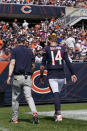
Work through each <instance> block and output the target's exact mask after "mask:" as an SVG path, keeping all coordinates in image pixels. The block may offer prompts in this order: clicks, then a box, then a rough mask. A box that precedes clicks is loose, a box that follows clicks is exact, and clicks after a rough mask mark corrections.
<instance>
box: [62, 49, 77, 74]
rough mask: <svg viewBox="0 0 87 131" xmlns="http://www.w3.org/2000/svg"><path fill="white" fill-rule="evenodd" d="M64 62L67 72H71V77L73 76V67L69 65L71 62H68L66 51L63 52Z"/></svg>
mask: <svg viewBox="0 0 87 131" xmlns="http://www.w3.org/2000/svg"><path fill="white" fill-rule="evenodd" d="M64 60H65V62H66V65H67V67H68V68H69V71H70V72H71V75H74V74H75V72H74V69H73V67H72V64H71V62H70V60H69V58H68V54H67V51H65V52H64Z"/></svg>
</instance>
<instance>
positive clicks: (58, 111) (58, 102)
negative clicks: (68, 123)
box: [53, 92, 61, 115]
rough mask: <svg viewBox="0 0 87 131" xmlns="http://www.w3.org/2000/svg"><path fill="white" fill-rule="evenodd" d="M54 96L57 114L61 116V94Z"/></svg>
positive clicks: (56, 93) (57, 93)
mask: <svg viewBox="0 0 87 131" xmlns="http://www.w3.org/2000/svg"><path fill="white" fill-rule="evenodd" d="M53 95H54V105H55V113H56V114H58V115H60V114H61V105H60V104H61V103H60V95H59V92H55V93H53Z"/></svg>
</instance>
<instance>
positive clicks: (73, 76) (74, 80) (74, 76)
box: [71, 75, 77, 83]
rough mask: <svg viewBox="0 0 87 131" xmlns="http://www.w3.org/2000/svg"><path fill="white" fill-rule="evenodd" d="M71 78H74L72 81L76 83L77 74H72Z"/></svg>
mask: <svg viewBox="0 0 87 131" xmlns="http://www.w3.org/2000/svg"><path fill="white" fill-rule="evenodd" d="M71 80H72V82H74V83H75V82H76V81H77V77H76V75H72V76H71Z"/></svg>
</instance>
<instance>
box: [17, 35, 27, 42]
mask: <svg viewBox="0 0 87 131" xmlns="http://www.w3.org/2000/svg"><path fill="white" fill-rule="evenodd" d="M17 41H18V42H24V41H25V38H24V36H22V35H21V36H18V38H17Z"/></svg>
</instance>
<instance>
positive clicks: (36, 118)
mask: <svg viewBox="0 0 87 131" xmlns="http://www.w3.org/2000/svg"><path fill="white" fill-rule="evenodd" d="M38 123H39V120H38V117H37V116H33V124H38Z"/></svg>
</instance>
